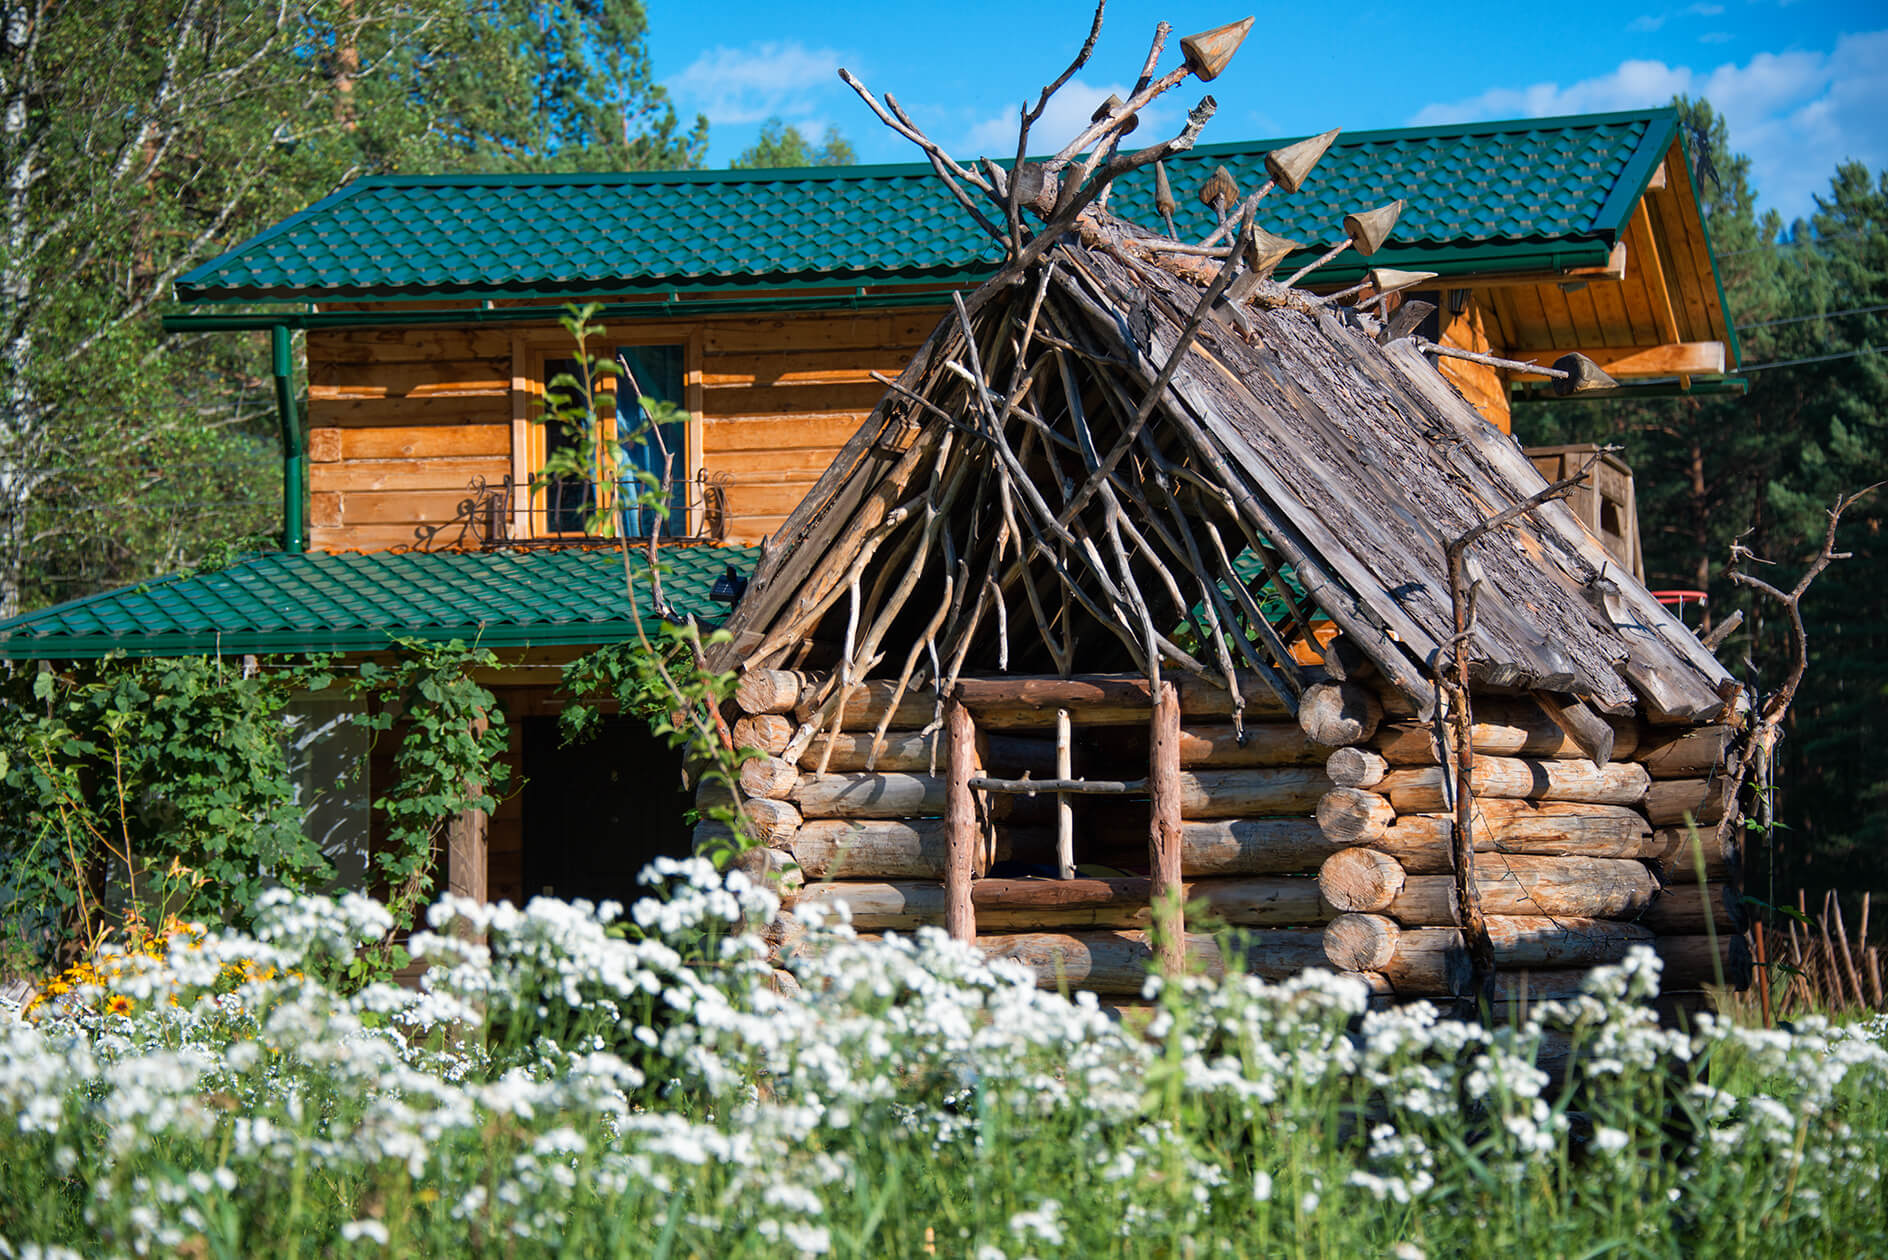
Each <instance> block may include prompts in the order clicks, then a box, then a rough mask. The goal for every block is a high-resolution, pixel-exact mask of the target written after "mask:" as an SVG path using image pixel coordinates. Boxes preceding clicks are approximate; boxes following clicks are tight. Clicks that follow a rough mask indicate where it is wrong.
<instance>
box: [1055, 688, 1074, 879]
mask: <svg viewBox="0 0 1888 1260" xmlns="http://www.w3.org/2000/svg"><path fill="white" fill-rule="evenodd" d="M1074 744H1075V740H1074V732H1073V731H1072V729H1071V728H1070V724H1069V711H1068V710H1067V709H1057V710H1056V711H1055V777H1056V778H1058V779H1062V780H1064V781H1067V780H1069V779H1072V778H1074V777H1075V748H1074ZM1055 873H1056V878H1058V879H1074V878H1075V807H1074V806H1073V805H1070V804H1069V794H1068V793H1067V792H1057V793H1056V794H1055Z"/></svg>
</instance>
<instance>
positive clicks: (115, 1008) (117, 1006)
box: [105, 993, 137, 1015]
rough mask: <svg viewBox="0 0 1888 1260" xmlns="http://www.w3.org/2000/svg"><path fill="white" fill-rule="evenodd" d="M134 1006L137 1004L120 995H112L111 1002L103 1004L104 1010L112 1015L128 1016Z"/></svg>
mask: <svg viewBox="0 0 1888 1260" xmlns="http://www.w3.org/2000/svg"><path fill="white" fill-rule="evenodd" d="M135 1006H137V1003H136V1002H133V1001H132V1000H131V999H130V998H128V997H126V996H125V995H124V994H122V993H114V994H112V995H111V1000H110V1001H109V1002H107V1003H105V1009H106V1010H108V1011H110V1012H111V1013H112V1014H113V1015H129V1014H131V1011H132V1008H134V1007H135Z"/></svg>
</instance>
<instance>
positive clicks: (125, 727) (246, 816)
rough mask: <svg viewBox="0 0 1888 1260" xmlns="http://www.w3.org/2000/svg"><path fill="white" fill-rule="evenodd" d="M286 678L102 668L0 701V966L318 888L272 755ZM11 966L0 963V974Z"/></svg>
mask: <svg viewBox="0 0 1888 1260" xmlns="http://www.w3.org/2000/svg"><path fill="white" fill-rule="evenodd" d="M291 684H292V678H291V677H290V676H287V675H283V674H278V673H269V674H263V673H256V674H247V673H245V672H244V671H243V670H242V669H240V668H238V667H237V666H236V665H234V664H232V663H229V662H224V661H220V660H205V659H201V658H188V659H178V660H168V659H167V660H106V661H101V662H98V663H96V664H88V665H84V666H77V665H75V666H72V667H70V668H68V669H66V670H63V671H40V672H29V671H26V670H20V671H16V672H15V673H13V674H12V675H11V676H10V677H9V678H7V679H6V680H5V683H4V685H3V686H0V896H4V898H5V904H6V908H7V913H6V915H5V916H4V917H5V921H6V923H7V925H8V930H7V933H6V937H5V940H4V943H3V944H0V950H4V951H6V953H8V954H10V955H12V956H13V958H14V960H15V961H18V960H19V959H20V957H21V956H22V955H24V956H26V957H29V958H30V957H35V956H37V957H44V956H45V955H46V953H47V952H48V950H49V947H51V946H52V945H53V944H54V942H56V941H58V940H60V939H68V940H74V941H78V942H81V943H85V944H90V943H92V942H95V941H96V939H97V938H98V936H99V934H100V933H102V932H104V931H106V930H107V929H118V930H122V929H124V928H126V927H129V926H134V925H136V924H138V923H140V922H161V921H162V920H163V918H164V917H165V915H166V914H168V913H171V912H173V911H176V910H179V909H182V908H183V907H184V906H186V905H187V906H188V908H189V912H190V913H191V914H192V915H194V916H196V917H198V918H207V919H210V920H212V921H217V922H228V921H239V920H244V919H246V917H247V916H248V914H249V913H250V912H251V911H252V910H253V908H254V906H255V904H256V901H257V898H258V897H260V896H261V894H262V892H263V890H264V889H266V888H268V887H270V886H272V885H277V884H281V885H287V886H289V887H303V886H307V885H308V884H309V883H310V882H311V881H319V880H323V879H325V878H327V876H328V873H329V868H328V864H327V862H326V860H325V859H324V858H323V857H322V855H321V852H320V849H319V848H318V847H317V846H316V845H315V844H314V843H313V842H311V841H310V840H309V839H308V838H307V837H305V836H304V835H303V834H302V832H301V825H300V821H301V820H300V817H299V815H298V813H297V811H296V810H295V808H294V806H293V804H292V794H291V791H290V787H289V780H288V769H287V762H286V753H285V749H284V747H283V742H282V722H281V714H282V707H283V704H284V703H285V701H286V700H287V697H288V693H289V689H290V686H291ZM5 961H6V959H4V958H0V964H4V962H5Z"/></svg>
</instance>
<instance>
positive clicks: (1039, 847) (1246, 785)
mask: <svg viewBox="0 0 1888 1260" xmlns="http://www.w3.org/2000/svg"><path fill="white" fill-rule="evenodd" d="M823 681H824V680H823V679H820V678H818V677H814V676H802V675H798V674H793V673H789V672H785V671H756V672H754V673H750V674H748V675H746V676H744V677H743V678H742V679H741V680H740V683H739V685H738V686H737V688H736V692H735V701H734V702H735V706H736V707H737V708H738V709H739V713H738V715H737V716H736V718H735V721H734V729H735V731H736V738H737V742H740V743H742V744H744V745H748V746H752V747H754V748H756V749H759V750H761V752H762V755H761V756H759V757H756V758H754V759H752V760H750V761H749V762H748V763H747V764H746V765H745V766H744V767H743V774H742V785H741V786H742V791H743V797H744V798H745V799H744V804H745V807H746V809H747V811H748V813H749V815H750V823H749V826H750V828H751V830H752V831H753V833H754V834H755V835H756V836H757V837H758V838H761V839H764V840H765V841H766V843H767V844H768V845H769V846H770V847H772V848H773V849H775V850H776V851H777V853H778V854H779V856H780V858H781V859H782V860H783V864H790V865H791V867H792V870H793V875H792V878H791V880H790V881H789V885H788V887H789V892H788V901H789V908H788V911H787V915H786V918H787V919H788V920H789V921H790V920H791V919H792V918H793V917H794V916H797V915H800V914H804V913H806V912H808V911H811V910H813V909H814V908H824V907H830V906H833V905H836V904H837V903H840V902H844V903H845V904H846V905H847V906H848V907H849V908H850V912H851V916H852V922H853V925H854V926H855V927H856V928H857V929H858V930H859V931H861V932H862V933H867V934H870V933H876V932H884V931H910V930H912V929H914V928H917V927H920V926H924V925H927V924H930V925H937V926H940V927H941V926H944V925H945V924H946V923H947V922H948V921H950V920H952V919H953V918H955V917H956V916H954V915H953V914H952V912H951V891H950V885H951V883H952V881H951V880H950V878H949V875H950V863H951V856H952V846H951V843H950V836H951V834H952V819H951V818H950V816H949V815H950V805H951V799H952V798H951V792H950V790H949V785H950V782H951V780H952V777H953V776H952V773H951V771H952V763H951V756H950V744H949V741H948V740H947V739H946V735H947V725H946V723H945V721H944V716H945V713H944V708H945V707H944V706H940V705H939V704H938V703H937V701H936V698H935V696H934V695H932V694H930V693H923V694H906V695H902V696H899V695H895V694H894V693H895V690H896V689H895V688H893V687H892V686H891V685H889V684H886V683H878V682H872V683H866V684H863V685H860V686H858V687H856V688H855V689H854V690H853V692H852V693H851V694H850V695H849V696H848V698H847V702H846V708H845V712H844V717H843V722H842V729H841V731H840V732H839V733H838V734H831V733H829V731H822V732H821V733H819V734H818V735H816V736H809V737H808V738H804V739H799V740H797V744H798V745H799V747H798V749H797V752H798V755H797V757H795V758H793V759H791V760H789V756H790V755H791V754H792V753H793V752H794V751H795V750H796V748H795V746H796V736H799V735H800V734H801V733H802V732H801V726H802V723H804V722H805V721H806V720H807V719H809V718H811V717H813V716H814V713H815V711H816V709H817V705H816V703H815V702H814V697H815V696H816V694H817V693H818V690H819V687H820V684H821V683H822V682H823ZM1251 681H1252V684H1253V685H1252V687H1251V690H1250V691H1249V692H1248V704H1247V708H1246V712H1245V716H1246V719H1247V720H1246V721H1245V722H1244V724H1243V730H1236V729H1235V727H1234V725H1233V722H1232V705H1231V703H1230V698H1229V697H1228V696H1227V695H1226V694H1225V693H1224V692H1221V691H1216V690H1214V689H1210V688H1205V687H1202V686H1200V685H1199V684H1196V683H1193V682H1191V681H1190V680H1188V681H1185V682H1182V683H1181V684H1180V685H1179V687H1178V696H1177V701H1178V706H1177V707H1178V710H1179V715H1178V730H1177V733H1176V736H1175V737H1174V738H1173V739H1172V741H1171V747H1169V748H1167V749H1165V750H1164V753H1165V755H1166V756H1167V757H1169V758H1170V761H1169V763H1168V769H1169V774H1170V778H1171V782H1172V784H1173V786H1174V789H1175V790H1174V792H1173V794H1172V797H1171V808H1172V809H1173V810H1174V811H1175V813H1176V814H1177V818H1174V819H1172V820H1171V822H1170V823H1169V825H1168V827H1167V828H1165V829H1164V830H1163V833H1162V834H1163V836H1164V837H1165V839H1164V840H1163V846H1162V848H1163V851H1164V852H1168V853H1171V854H1172V855H1173V857H1174V858H1177V863H1176V866H1177V870H1172V869H1171V868H1170V870H1169V873H1168V875H1167V878H1169V879H1173V878H1174V877H1175V876H1177V880H1178V887H1179V891H1180V894H1181V897H1182V900H1183V901H1184V903H1186V904H1188V905H1190V906H1192V907H1193V914H1192V916H1191V917H1190V918H1189V920H1188V931H1187V932H1186V934H1185V941H1186V950H1187V957H1188V961H1189V962H1190V963H1191V964H1195V965H1200V966H1204V967H1206V968H1207V969H1208V970H1209V971H1211V970H1217V969H1219V968H1221V967H1222V966H1223V965H1224V962H1225V960H1223V959H1221V958H1220V957H1219V955H1218V952H1217V946H1216V945H1214V944H1213V939H1214V938H1213V937H1212V936H1210V935H1208V934H1206V933H1204V932H1202V931H1200V930H1198V929H1199V927H1201V926H1203V925H1204V926H1209V927H1210V926H1212V925H1215V924H1225V925H1230V926H1237V927H1241V928H1245V929H1250V930H1252V931H1253V936H1252V940H1251V943H1250V945H1249V947H1248V949H1247V950H1246V952H1245V955H1244V956H1243V957H1242V958H1241V959H1240V960H1239V961H1238V964H1237V965H1239V966H1241V967H1243V968H1245V969H1247V970H1250V971H1253V972H1256V973H1258V974H1262V975H1268V976H1286V975H1293V974H1296V973H1297V972H1298V971H1301V970H1303V969H1304V968H1305V967H1307V966H1322V965H1327V964H1326V961H1325V955H1324V946H1323V928H1324V925H1325V924H1326V923H1327V922H1328V921H1329V920H1330V918H1331V917H1332V915H1333V914H1334V911H1333V910H1332V908H1331V907H1330V906H1329V905H1327V904H1326V903H1325V902H1324V900H1323V899H1322V897H1321V896H1320V894H1319V891H1318V882H1317V878H1316V876H1317V871H1318V867H1319V864H1320V863H1321V862H1322V861H1323V860H1324V859H1325V858H1326V857H1328V856H1329V855H1330V854H1331V853H1333V852H1335V851H1336V848H1335V846H1333V845H1331V844H1330V843H1329V842H1328V841H1326V840H1325V838H1324V836H1323V835H1322V833H1321V832H1320V831H1319V829H1318V826H1317V823H1316V820H1315V819H1314V818H1313V816H1312V815H1313V811H1314V810H1315V807H1316V805H1317V803H1318V801H1319V800H1320V799H1322V797H1323V796H1324V794H1325V793H1326V792H1327V791H1329V789H1330V787H1331V783H1330V780H1329V778H1328V777H1327V776H1326V774H1325V772H1324V768H1323V763H1324V762H1325V760H1326V759H1327V758H1328V757H1329V755H1330V753H1331V746H1330V745H1328V744H1323V743H1320V742H1318V741H1317V740H1315V739H1313V738H1312V737H1311V736H1310V735H1308V734H1307V733H1306V732H1305V731H1304V730H1303V729H1301V727H1300V726H1299V725H1298V724H1297V723H1296V722H1294V721H1293V720H1291V719H1290V718H1289V717H1287V715H1286V714H1285V712H1284V710H1283V708H1282V707H1280V706H1279V705H1278V703H1277V702H1276V701H1275V700H1273V699H1272V698H1271V697H1270V696H1269V695H1268V694H1266V693H1264V692H1262V691H1261V690H1260V689H1259V688H1258V686H1257V683H1256V680H1251ZM958 696H959V698H960V701H961V703H962V706H963V711H964V712H965V713H966V714H968V716H969V718H970V721H971V724H972V726H973V728H974V737H973V741H972V743H971V745H970V746H971V747H972V748H973V749H974V757H975V761H976V766H975V770H976V773H977V774H979V775H987V776H991V777H997V778H1003V779H1018V778H1022V777H1024V776H1027V777H1030V778H1034V779H1052V778H1054V777H1056V756H1055V752H1056V744H1055V732H1056V722H1057V713H1058V711H1065V712H1068V713H1069V714H1070V717H1071V721H1072V724H1073V727H1074V731H1075V734H1074V744H1075V747H1074V769H1073V774H1074V775H1075V776H1076V777H1078V778H1087V779H1105V780H1109V781H1129V782H1127V783H1126V786H1127V787H1128V788H1129V789H1130V790H1129V791H1128V792H1126V793H1124V794H1121V795H1115V796H1083V797H1076V798H1074V799H1075V800H1076V802H1077V804H1076V815H1077V821H1076V824H1075V856H1076V861H1077V863H1078V864H1079V866H1080V868H1081V873H1080V874H1078V876H1077V878H1074V879H1067V880H1064V879H1057V878H1054V869H1055V843H1056V841H1055V836H1056V825H1055V810H1054V805H1055V797H1054V796H1053V794H1046V793H1045V794H1041V795H1037V796H1033V797H1032V796H1026V795H1011V794H999V793H996V792H985V791H979V792H978V793H976V795H977V796H978V798H979V802H980V803H979V805H978V814H977V819H976V825H977V826H978V827H979V828H980V834H981V837H982V844H981V851H980V853H979V854H978V860H977V870H976V872H975V873H976V875H977V877H976V878H974V879H972V880H970V881H969V883H968V911H969V913H968V916H967V918H968V923H969V926H970V933H969V934H970V939H972V940H973V941H974V943H975V944H976V946H977V948H979V949H981V950H982V951H983V952H984V953H986V954H987V955H989V956H991V957H1002V958H1010V959H1013V960H1016V961H1020V962H1022V963H1023V964H1024V965H1026V966H1028V967H1030V968H1031V969H1033V970H1034V971H1035V972H1036V973H1037V975H1038V977H1039V978H1040V980H1041V982H1042V983H1043V984H1045V985H1047V986H1055V985H1057V984H1058V983H1066V984H1068V985H1070V986H1071V987H1075V988H1086V989H1090V990H1093V991H1095V992H1098V993H1108V994H1116V995H1135V994H1138V993H1139V992H1140V991H1141V986H1142V984H1143V982H1144V980H1145V978H1146V974H1147V970H1148V966H1149V965H1150V963H1152V962H1154V961H1156V954H1155V951H1154V949H1153V947H1152V946H1151V945H1150V944H1149V941H1150V939H1154V938H1152V937H1150V934H1149V931H1148V930H1149V928H1150V927H1152V926H1153V925H1154V921H1153V913H1154V912H1153V909H1152V906H1153V904H1154V902H1155V900H1156V896H1157V890H1158V885H1159V881H1160V878H1161V876H1162V872H1161V871H1159V870H1157V869H1155V866H1154V864H1153V863H1152V861H1151V860H1150V853H1149V821H1150V798H1151V797H1153V796H1154V795H1156V793H1155V792H1154V791H1153V788H1152V786H1151V785H1150V784H1148V783H1147V782H1146V780H1147V779H1148V777H1149V775H1150V760H1149V752H1150V745H1149V734H1150V720H1151V718H1152V715H1153V712H1154V705H1153V699H1154V697H1153V694H1152V692H1151V690H1150V689H1149V687H1148V686H1147V684H1146V682H1145V680H1143V679H1137V678H1121V677H1114V676H1110V677H1088V678H1078V679H1073V680H1058V679H1036V680H1021V681H1019V680H1016V679H1009V678H970V679H964V680H962V683H961V685H960V688H959V691H958ZM1346 698H1348V699H1351V700H1353V701H1355V700H1356V697H1344V696H1335V695H1334V696H1333V697H1331V699H1332V701H1333V703H1332V704H1331V705H1329V706H1326V708H1328V709H1329V710H1330V713H1331V714H1332V715H1333V716H1331V717H1330V719H1329V720H1331V721H1337V722H1342V721H1350V722H1351V723H1352V724H1353V725H1352V727H1351V728H1350V729H1353V730H1361V729H1363V728H1362V727H1358V726H1357V725H1356V723H1358V722H1359V721H1360V720H1361V721H1364V722H1367V723H1368V726H1369V729H1372V730H1374V726H1375V724H1376V722H1377V721H1379V720H1380V719H1381V713H1380V706H1378V705H1377V704H1376V702H1375V700H1374V698H1372V699H1371V700H1370V702H1369V703H1368V704H1353V705H1352V706H1351V707H1352V708H1354V709H1355V710H1356V712H1349V711H1347V710H1346V706H1345V705H1344V704H1343V703H1342V701H1343V700H1345V699H1346ZM881 721H885V722H887V723H888V726H887V729H886V731H885V733H884V735H883V737H882V738H878V739H875V731H876V728H877V726H878V724H879V723H880V722H881ZM822 759H823V760H824V762H825V773H823V774H822V773H820V772H819V769H818V768H819V766H820V764H821V761H822ZM1021 868H1028V869H1029V871H1030V873H1029V874H1027V875H1024V874H1019V873H1016V872H1018V871H1019V869H1021ZM778 930H779V931H780V932H781V933H782V934H783V935H785V936H788V937H791V935H792V930H791V927H790V926H783V927H781V928H780V929H778ZM1174 961H1175V959H1174V957H1173V956H1172V955H1171V954H1170V956H1169V959H1168V963H1169V965H1172V963H1173V962H1174ZM1372 982H1373V983H1375V984H1377V985H1378V986H1379V987H1380V988H1382V989H1383V990H1384V991H1385V992H1387V990H1388V985H1387V982H1382V981H1377V980H1374V978H1373V981H1372Z"/></svg>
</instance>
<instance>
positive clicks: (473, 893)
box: [446, 716, 492, 905]
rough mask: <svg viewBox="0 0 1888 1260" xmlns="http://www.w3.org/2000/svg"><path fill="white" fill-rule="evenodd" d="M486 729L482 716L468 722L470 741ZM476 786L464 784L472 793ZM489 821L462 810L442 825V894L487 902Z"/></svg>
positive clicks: (475, 811) (481, 814) (479, 811)
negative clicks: (470, 730) (444, 835)
mask: <svg viewBox="0 0 1888 1260" xmlns="http://www.w3.org/2000/svg"><path fill="white" fill-rule="evenodd" d="M486 727H487V722H486V719H485V718H484V717H483V716H480V717H476V718H474V719H473V720H472V738H473V739H474V740H475V741H476V740H477V739H478V738H479V736H481V735H483V734H484V733H485V730H486ZM481 786H482V785H480V784H476V783H474V784H468V785H467V787H468V791H470V792H474V793H476V792H477V791H479V790H480V788H481ZM491 823H492V820H491V818H490V817H489V816H487V814H486V813H485V811H484V810H482V809H463V810H460V811H459V812H458V813H456V814H454V815H453V816H452V817H451V819H449V820H448V821H447V823H446V890H447V891H448V892H450V893H451V894H452V895H453V896H455V897H465V898H467V899H468V900H471V901H476V902H478V903H479V904H480V905H484V904H485V903H486V902H488V901H490V900H491V895H490V889H489V885H488V883H487V877H488V871H489V869H490V857H489V849H490V844H489V840H490V835H491Z"/></svg>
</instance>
